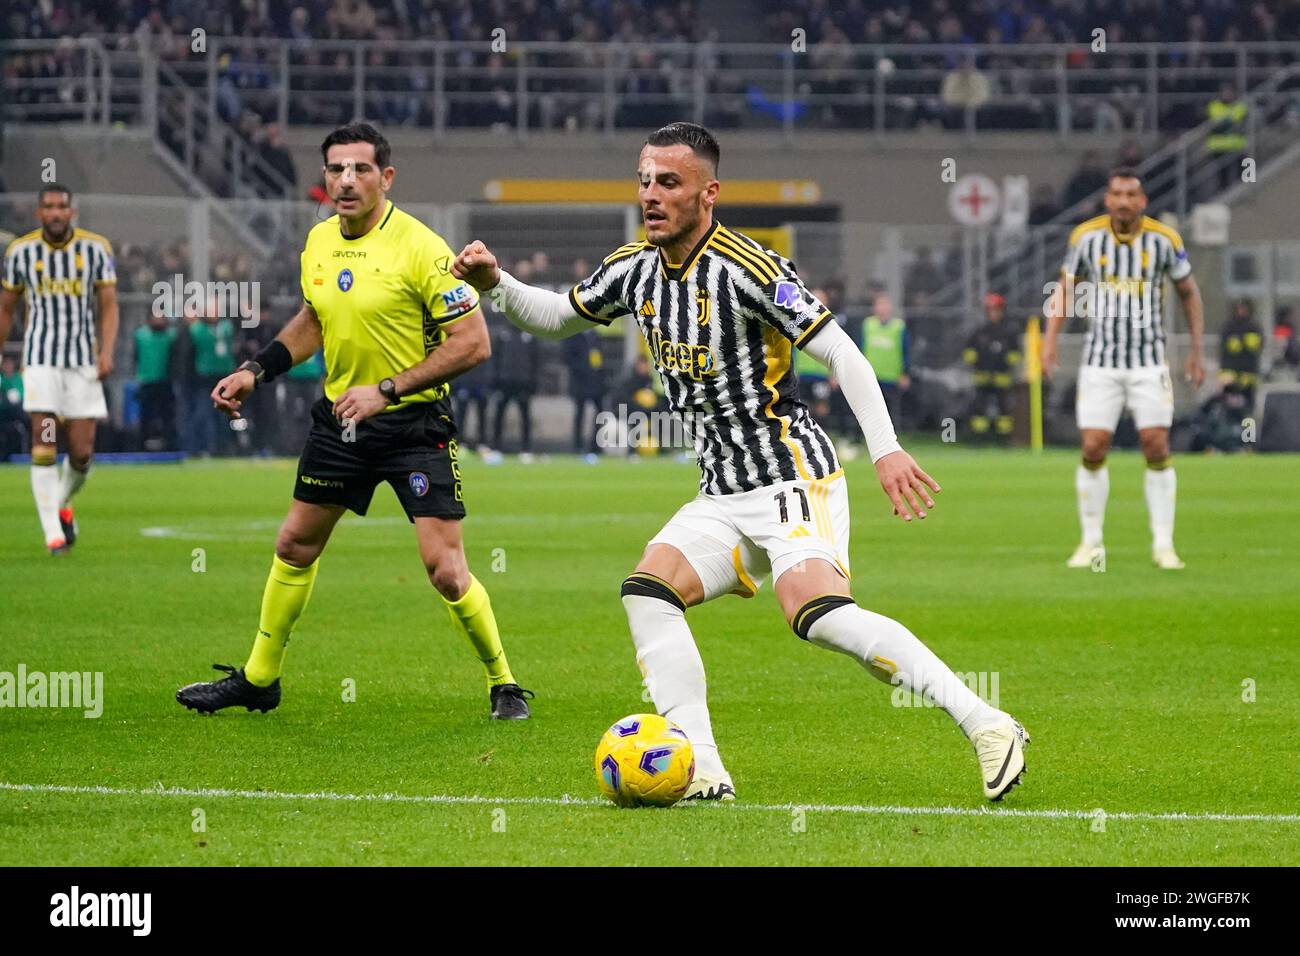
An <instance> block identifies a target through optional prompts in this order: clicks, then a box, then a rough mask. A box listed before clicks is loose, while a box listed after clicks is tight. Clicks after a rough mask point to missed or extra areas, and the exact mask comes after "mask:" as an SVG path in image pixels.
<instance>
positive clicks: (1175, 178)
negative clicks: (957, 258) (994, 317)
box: [934, 64, 1300, 310]
mask: <svg viewBox="0 0 1300 956" xmlns="http://www.w3.org/2000/svg"><path fill="white" fill-rule="evenodd" d="M1297 89H1300V64H1290V65H1288V66H1285V67H1282V68H1280V69H1278V70H1275V71H1274V72H1273V73H1272V74H1271V75H1270V76H1269V77H1268V78H1267V79H1266V80H1265V81H1264V82H1262V83H1261V84H1260V85H1259V86H1257V87H1256V88H1254V89H1251V90H1249V91H1247V92H1246V94H1245V95H1244V97H1243V99H1244V101H1245V102H1246V104H1247V112H1246V124H1245V136H1246V141H1247V146H1246V149H1245V150H1244V151H1242V152H1226V153H1225V152H1219V153H1216V152H1213V151H1211V150H1210V149H1209V146H1208V144H1209V140H1210V137H1211V136H1213V135H1214V134H1215V132H1216V124H1215V122H1214V121H1213V120H1209V119H1206V120H1205V121H1204V122H1202V123H1200V124H1199V125H1197V126H1196V127H1194V128H1193V129H1190V130H1188V131H1187V132H1185V133H1183V134H1181V135H1179V136H1177V137H1175V138H1174V139H1172V140H1171V141H1169V142H1168V143H1166V144H1165V145H1164V146H1162V147H1161V148H1159V149H1157V150H1156V151H1154V152H1153V153H1151V154H1150V155H1149V156H1147V157H1146V158H1145V159H1144V160H1143V161H1142V162H1141V163H1139V164H1138V166H1137V171H1138V173H1139V174H1141V176H1142V179H1143V186H1144V189H1145V191H1146V194H1147V196H1148V197H1149V199H1150V205H1149V207H1148V215H1153V216H1155V215H1159V214H1161V213H1165V212H1168V213H1172V214H1173V215H1174V216H1176V217H1177V218H1178V220H1179V221H1185V220H1186V218H1187V216H1188V213H1189V212H1190V211H1191V209H1192V207H1193V206H1194V205H1196V204H1197V203H1203V202H1215V201H1227V202H1231V201H1232V200H1233V199H1235V198H1236V197H1238V196H1239V195H1241V193H1242V190H1241V187H1242V184H1243V172H1244V171H1243V169H1242V165H1241V164H1242V161H1243V160H1245V159H1249V160H1250V161H1251V163H1252V164H1253V169H1252V174H1251V175H1252V177H1254V178H1252V179H1250V180H1249V181H1250V182H1255V181H1258V180H1261V179H1263V178H1265V177H1267V176H1269V175H1271V174H1272V173H1273V172H1274V171H1275V170H1274V167H1275V166H1281V165H1285V164H1287V163H1289V162H1292V161H1294V160H1295V159H1296V158H1297V156H1298V155H1300V147H1297V141H1296V124H1297V122H1298V121H1300V99H1297ZM1104 192H1105V190H1104V189H1102V190H1098V191H1096V192H1094V193H1093V194H1092V195H1090V196H1088V197H1086V198H1085V199H1082V200H1080V201H1079V202H1077V203H1075V204H1074V205H1072V206H1070V207H1068V208H1066V209H1064V210H1062V211H1061V212H1059V213H1057V214H1056V215H1054V216H1053V217H1052V218H1051V219H1050V220H1049V221H1048V222H1046V223H1043V224H1041V225H1038V226H1035V227H1033V228H1031V229H1030V230H1029V231H1028V232H1027V233H1024V234H1019V235H1016V236H1012V237H999V236H997V235H996V234H993V233H987V232H985V233H979V232H976V233H974V234H972V235H971V236H970V237H969V241H970V242H972V243H976V244H978V245H979V246H980V250H979V255H981V256H983V257H988V256H991V257H992V259H991V261H990V262H988V264H987V266H986V267H985V268H982V269H980V270H978V272H977V273H976V272H972V271H970V270H965V271H963V272H962V273H961V274H960V275H959V276H958V277H957V278H955V279H954V280H952V281H951V282H949V283H948V284H947V285H946V286H944V288H942V289H941V290H939V291H938V292H937V293H936V294H935V296H934V298H935V302H936V303H937V304H939V305H953V304H957V303H961V304H962V305H963V306H964V308H966V309H967V310H970V309H971V308H972V305H973V304H974V303H977V302H979V301H980V299H981V298H982V297H983V294H984V292H985V291H987V290H988V289H997V290H998V291H999V292H1001V293H1002V294H1003V295H1005V296H1006V297H1007V299H1008V301H1009V302H1011V303H1012V304H1013V305H1014V306H1017V307H1023V308H1032V307H1033V306H1034V303H1037V302H1041V300H1042V298H1043V282H1044V281H1046V280H1045V279H1044V277H1045V276H1046V277H1051V276H1053V275H1054V273H1055V271H1056V268H1057V266H1058V265H1059V263H1060V262H1061V260H1062V258H1063V257H1064V255H1065V246H1066V242H1067V240H1068V238H1069V234H1070V231H1071V230H1072V229H1073V228H1074V227H1075V226H1076V225H1078V224H1079V223H1080V222H1082V221H1083V220H1085V219H1087V218H1089V217H1091V216H1094V215H1097V214H1098V213H1099V212H1101V209H1102V205H1101V200H1102V195H1103V193H1104ZM972 275H977V276H978V277H979V278H980V280H981V281H979V282H976V283H971V282H970V281H969V279H970V278H971V276H972Z"/></svg>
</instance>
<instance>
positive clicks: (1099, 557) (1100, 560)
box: [1065, 544, 1106, 568]
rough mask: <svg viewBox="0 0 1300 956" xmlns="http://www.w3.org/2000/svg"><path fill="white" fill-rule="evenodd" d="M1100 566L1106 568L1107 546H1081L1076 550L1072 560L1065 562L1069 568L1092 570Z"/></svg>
mask: <svg viewBox="0 0 1300 956" xmlns="http://www.w3.org/2000/svg"><path fill="white" fill-rule="evenodd" d="M1098 564H1100V565H1101V566H1102V567H1105V566H1106V546H1105V545H1101V544H1081V545H1079V546H1078V547H1077V548H1075V549H1074V554H1072V555H1070V560H1068V561H1066V562H1065V566H1066V567H1067V568H1091V567H1096V566H1097V565H1098Z"/></svg>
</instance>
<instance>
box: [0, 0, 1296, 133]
mask: <svg viewBox="0 0 1300 956" xmlns="http://www.w3.org/2000/svg"><path fill="white" fill-rule="evenodd" d="M764 10H765V13H766V16H765V17H759V18H756V22H746V23H733V22H730V21H729V20H727V19H726V18H727V17H728V16H734V10H731V9H730V8H720V7H711V6H709V5H705V4H700V3H699V2H698V0H678V2H653V0H522V2H507V0H451V2H433V0H414V2H413V0H408V2H397V0H392V2H383V0H302V2H299V3H292V2H291V3H283V4H282V3H256V2H240V0H211V2H203V3H199V2H197V0H117V2H89V0H16V2H14V3H12V4H10V12H9V14H8V26H9V32H10V35H12V36H18V37H34V38H60V37H61V38H71V37H76V36H82V35H95V36H97V37H100V38H101V39H103V40H106V41H107V43H108V44H109V45H110V46H119V47H132V46H139V45H141V44H144V43H148V44H149V45H150V46H151V47H152V48H153V49H155V50H156V51H158V52H159V54H160V55H161V56H162V57H163V59H164V60H168V61H170V62H171V63H172V64H173V65H174V66H176V67H177V68H178V70H180V71H181V74H182V76H183V77H184V78H185V80H186V82H190V83H192V84H194V85H195V86H202V85H205V84H206V83H207V82H208V80H209V74H208V69H207V65H206V63H202V64H201V65H202V69H198V68H197V67H195V68H194V69H191V70H189V71H188V72H186V67H187V66H189V67H194V66H195V62H196V60H195V56H194V50H193V42H194V38H193V31H194V30H195V29H199V28H201V29H203V30H205V31H206V35H207V36H210V37H213V38H216V37H240V38H242V40H241V41H240V42H239V43H237V44H229V43H227V44H224V45H222V46H220V47H219V48H216V49H214V51H213V55H215V56H216V57H217V70H216V83H217V90H216V93H217V95H216V100H217V105H218V110H219V112H220V115H221V117H222V119H224V120H226V121H227V122H229V123H231V124H232V125H245V124H251V125H252V126H253V129H251V130H249V131H247V133H246V135H247V138H248V139H249V141H250V142H253V143H256V144H257V145H258V147H259V148H261V147H262V146H263V145H265V144H269V143H270V141H271V140H273V138H274V133H273V132H272V131H271V130H270V129H269V128H268V129H266V130H265V131H264V132H263V130H262V127H264V126H268V124H271V123H273V122H274V121H275V120H277V119H279V118H281V117H280V116H279V109H280V107H279V104H280V92H281V91H280V82H281V80H280V75H281V74H280V69H281V64H280V59H279V53H278V50H277V49H276V48H273V47H272V46H271V45H269V44H267V43H265V42H262V41H268V40H275V41H283V40H287V41H290V43H291V46H290V48H289V49H290V53H289V69H290V76H291V80H290V90H289V96H288V99H287V102H288V107H289V116H288V120H289V122H291V123H294V124H300V123H310V124H319V125H333V124H337V123H341V122H344V121H346V120H347V119H349V118H351V116H352V115H353V113H354V112H356V109H355V101H354V96H353V89H354V83H355V79H356V74H357V71H356V64H355V63H354V61H353V53H352V51H351V50H349V49H346V48H339V47H336V46H330V45H329V44H328V43H323V42H322V41H334V40H371V41H377V45H375V46H372V47H370V48H369V49H368V50H367V51H366V54H365V62H364V63H363V64H362V66H363V68H364V74H365V77H366V78H365V81H364V93H363V97H364V109H363V110H362V112H363V113H364V114H365V115H367V116H369V117H371V118H373V119H375V120H377V121H379V122H381V123H383V124H385V125H388V126H393V125H413V126H430V125H433V123H434V121H435V110H436V109H439V108H440V109H441V110H442V119H443V121H444V122H445V123H446V124H447V125H449V126H451V127H454V128H464V127H502V128H505V127H510V126H513V125H514V124H515V123H517V122H518V120H519V119H520V116H521V113H522V116H523V119H524V120H525V121H526V122H527V123H528V125H529V126H530V127H532V128H563V129H590V128H594V127H599V126H601V125H603V124H604V123H605V122H606V119H607V116H606V107H605V105H604V102H603V94H604V93H605V90H606V80H607V77H606V75H605V70H604V67H605V66H606V65H608V66H610V67H612V68H613V71H614V91H615V92H616V93H617V94H619V99H618V101H617V104H616V106H615V109H614V116H613V121H614V122H615V124H616V125H618V126H620V127H650V126H655V125H660V124H661V123H662V122H663V121H664V119H665V118H667V117H669V116H680V115H681V114H682V113H683V111H684V110H685V111H688V112H690V111H692V110H693V106H694V103H693V96H694V93H695V91H696V89H697V86H696V84H697V81H698V80H700V79H701V77H702V78H703V82H704V89H705V90H706V92H707V98H706V102H705V108H706V114H707V115H706V119H707V121H708V123H709V124H710V125H713V126H718V127H724V128H725V127H729V126H740V125H751V126H763V125H770V123H771V121H772V120H774V119H775V120H782V119H784V118H786V117H787V116H792V118H793V119H795V120H796V121H798V122H800V123H802V124H804V125H809V124H812V125H818V126H840V127H849V128H870V127H872V126H874V125H875V123H876V122H877V120H878V116H877V113H876V107H875V103H874V102H873V99H872V97H873V95H874V93H875V92H876V90H877V88H878V83H883V89H884V91H885V94H886V100H885V109H884V116H883V121H884V123H885V125H886V126H887V127H890V128H915V127H919V126H926V125H937V126H942V127H946V128H956V127H959V126H961V125H963V124H965V123H966V122H967V121H968V120H972V121H974V122H975V123H976V124H977V125H978V126H980V127H984V128H988V127H992V128H1015V129H1027V128H1028V129H1032V128H1054V127H1055V126H1056V124H1057V123H1058V122H1060V120H1061V117H1060V116H1058V115H1057V102H1056V96H1057V93H1058V76H1057V74H1056V69H1055V67H1056V61H1055V57H1054V56H1052V55H1044V57H1043V58H1042V59H1041V62H1039V61H1038V60H1036V59H1034V58H1033V57H1030V58H1026V57H1024V56H1022V55H1017V53H1016V51H1015V50H1014V47H1015V46H1016V45H1019V44H1036V43H1064V42H1070V43H1073V44H1074V47H1073V48H1072V50H1071V52H1070V53H1069V56H1068V60H1067V66H1068V67H1070V68H1074V69H1078V68H1083V67H1088V68H1089V69H1091V70H1093V71H1094V72H1092V73H1090V74H1088V76H1087V77H1085V78H1082V79H1078V80H1071V81H1070V89H1071V91H1072V92H1073V93H1076V94H1078V95H1079V98H1078V100H1077V102H1076V103H1074V104H1073V106H1072V109H1071V113H1070V121H1071V122H1072V123H1074V124H1075V125H1076V126H1082V127H1088V128H1094V127H1096V128H1112V129H1134V130H1136V129H1138V128H1140V127H1141V125H1142V124H1143V123H1146V122H1148V121H1149V119H1151V118H1150V117H1148V116H1146V114H1145V111H1146V109H1147V106H1148V101H1147V98H1146V95H1145V79H1143V77H1144V76H1145V74H1144V72H1143V71H1144V70H1145V68H1146V66H1147V63H1146V60H1145V58H1144V56H1142V55H1135V54H1132V53H1125V52H1122V51H1114V50H1111V51H1110V52H1097V51H1094V50H1092V49H1091V47H1090V44H1091V43H1092V42H1093V40H1094V31H1095V30H1099V29H1100V30H1103V31H1104V35H1105V42H1106V43H1107V44H1108V45H1113V44H1116V43H1123V42H1127V41H1163V42H1169V41H1185V42H1187V43H1189V44H1191V45H1190V46H1187V47H1184V48H1181V49H1179V50H1178V51H1177V52H1174V53H1171V54H1169V55H1168V56H1166V57H1165V58H1164V59H1163V60H1162V61H1161V62H1160V64H1159V72H1158V74H1157V82H1158V84H1159V86H1160V101H1161V102H1160V109H1161V116H1160V117H1159V118H1158V119H1159V124H1160V126H1161V127H1162V128H1187V127H1190V126H1191V125H1194V124H1195V123H1196V122H1198V121H1199V120H1200V119H1201V118H1202V116H1203V110H1204V103H1205V102H1207V101H1209V100H1210V99H1211V98H1212V97H1213V96H1214V94H1215V92H1216V89H1217V84H1218V82H1219V79H1221V75H1220V72H1221V71H1227V70H1231V69H1233V68H1234V67H1235V66H1236V65H1237V64H1236V56H1235V53H1234V52H1233V51H1231V50H1222V49H1217V50H1206V49H1203V48H1202V47H1203V44H1205V43H1208V42H1218V41H1229V42H1230V41H1269V40H1276V41H1285V40H1296V39H1300V0H1272V2H1255V3H1249V2H1248V3H1236V2H1234V0H1195V2H1193V0H1173V2H1170V3H1165V2H1159V0H1015V2H1010V3H995V2H993V0H972V2H956V0H909V2H905V3H904V2H896V0H887V2H883V3H880V2H868V0H834V2H832V0H780V2H776V0H771V2H769V3H767V4H766V5H765V8H764ZM799 31H802V36H803V40H804V42H805V43H806V47H805V48H806V51H807V54H808V55H807V56H804V57H798V58H796V59H795V60H794V61H793V63H794V67H795V69H796V71H797V72H796V84H795V89H794V94H795V99H794V100H793V101H792V102H786V101H785V99H784V98H783V97H782V95H781V93H780V91H779V90H777V89H775V88H772V87H771V84H770V83H769V84H764V83H760V82H751V81H750V80H748V79H747V78H746V73H745V71H744V69H743V67H744V66H745V65H747V64H748V65H752V61H749V60H747V61H744V62H740V61H737V62H729V59H728V57H727V56H723V55H719V54H717V53H716V52H711V50H712V48H711V47H696V48H693V49H671V48H664V47H661V46H657V44H661V43H664V42H681V43H693V44H699V43H700V42H701V41H707V40H714V41H719V40H734V39H744V40H752V41H765V42H771V43H780V44H782V45H784V44H791V43H792V40H791V37H792V36H794V35H795V34H796V33H798V32H799ZM409 39H421V40H447V41H453V42H464V43H471V42H472V43H477V44H478V46H477V47H476V48H474V49H470V48H469V47H466V48H465V49H464V50H460V51H456V52H455V53H454V54H453V55H452V56H451V57H450V58H449V59H448V61H447V62H446V63H444V65H443V69H444V73H443V82H444V89H445V92H446V96H445V99H444V101H443V103H442V104H441V106H440V107H439V106H438V104H435V102H434V97H433V96H432V90H433V88H434V83H435V78H434V72H435V70H434V65H433V62H432V59H431V57H430V56H429V54H428V53H427V52H420V51H415V50H409V49H401V48H400V47H396V46H384V43H385V42H386V41H395V40H409ZM493 40H505V41H506V42H507V44H508V43H509V42H516V41H549V42H556V43H563V42H568V41H581V42H583V43H584V44H586V45H585V46H583V47H582V48H581V49H580V50H579V49H577V48H575V49H574V50H573V51H558V50H557V51H551V52H548V53H545V54H534V55H533V57H532V59H531V60H530V62H529V66H530V78H529V82H528V90H529V97H528V102H527V104H521V103H520V102H519V100H518V88H517V86H518V84H517V74H516V72H515V70H514V69H513V67H514V65H515V62H516V59H515V54H514V53H513V52H511V51H510V50H509V47H508V45H507V47H506V48H505V49H504V50H503V49H500V48H496V47H493V48H491V49H489V48H488V46H487V45H486V44H488V43H489V42H491V41H493ZM976 42H978V43H986V44H993V45H995V46H997V47H1000V48H1001V50H1002V51H1004V52H999V51H997V50H995V51H994V52H992V53H991V54H987V55H981V56H978V57H977V56H974V55H965V54H962V53H960V52H949V53H934V52H930V51H921V50H919V51H918V52H917V53H915V54H912V53H899V52H897V51H891V52H890V54H889V55H888V56H882V55H880V54H879V53H878V52H877V51H875V50H874V49H872V46H871V45H873V44H903V45H916V44H930V43H938V44H950V45H965V44H971V43H976ZM624 44H625V45H624ZM1262 56H1263V58H1264V59H1263V60H1262V61H1261V62H1267V60H1268V57H1269V56H1270V54H1263V55H1262ZM1276 56H1277V58H1278V62H1279V63H1280V62H1281V58H1282V57H1284V56H1286V54H1285V52H1284V51H1278V53H1277V54H1276ZM721 66H729V67H733V68H734V69H732V70H727V71H722V70H718V69H715V68H716V67H721ZM552 67H554V68H556V69H553V70H552V69H550V68H552ZM575 68H576V69H575ZM584 68H586V69H587V72H586V73H585V74H583V73H582V72H581V71H582V69H584ZM83 69H84V67H83V66H82V65H81V54H80V53H79V52H78V51H77V50H76V49H75V48H74V47H73V46H72V45H70V44H69V45H66V46H64V47H60V48H58V49H56V50H54V51H52V52H47V53H18V54H14V55H11V56H10V57H9V58H8V60H7V61H6V71H7V73H8V80H9V85H10V87H11V89H12V90H13V91H14V94H15V100H16V101H17V102H19V103H21V104H24V105H25V106H27V107H28V108H32V107H34V106H35V107H37V108H38V109H37V112H36V114H35V115H37V116H39V115H41V114H40V112H39V108H40V107H41V105H42V104H44V103H46V102H47V101H48V102H49V103H50V114H49V115H50V116H51V117H53V116H55V115H59V108H66V107H68V106H69V105H70V104H71V105H74V106H75V104H76V103H77V102H79V98H80V97H82V96H84V91H83V90H81V89H79V88H78V87H77V86H76V85H75V84H72V83H68V84H63V85H60V83H59V82H58V80H59V78H60V77H73V76H76V75H78V73H79V71H81V70H83ZM548 71H549V72H548ZM917 71H924V72H917ZM769 72H770V69H769ZM205 99H206V98H205ZM250 116H251V117H254V118H255V120H254V119H250V118H249V117H250ZM270 148H273V146H272V147H270Z"/></svg>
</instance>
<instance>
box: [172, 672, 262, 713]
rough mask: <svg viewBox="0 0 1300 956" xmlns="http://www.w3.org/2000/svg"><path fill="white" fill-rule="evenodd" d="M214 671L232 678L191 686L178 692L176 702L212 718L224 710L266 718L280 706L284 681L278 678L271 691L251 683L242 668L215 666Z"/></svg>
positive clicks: (202, 682) (188, 685)
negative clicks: (256, 712) (253, 712)
mask: <svg viewBox="0 0 1300 956" xmlns="http://www.w3.org/2000/svg"><path fill="white" fill-rule="evenodd" d="M212 669H213V670H218V671H225V672H226V673H227V674H228V675H229V676H228V677H223V678H221V680H213V681H201V682H199V683H197V684H187V685H186V686H184V687H182V688H181V689H180V690H178V691H177V692H176V699H177V700H178V701H179V702H180V703H182V704H184V705H185V706H186V707H188V708H189V709H190V710H197V711H198V712H199V713H200V714H211V713H213V712H215V711H218V710H221V708H223V707H244V708H246V709H248V710H260V711H261V712H262V713H264V714H265V713H266V712H267V711H268V710H275V708H276V707H278V706H280V678H278V677H277V678H276V679H275V683H274V684H272V685H271V686H270V687H258V686H257V685H256V684H251V683H249V681H248V678H246V677H245V676H244V669H243V668H242V667H231V666H230V665H229V664H213V665H212Z"/></svg>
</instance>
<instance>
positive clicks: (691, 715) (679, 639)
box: [623, 573, 727, 779]
mask: <svg viewBox="0 0 1300 956" xmlns="http://www.w3.org/2000/svg"><path fill="white" fill-rule="evenodd" d="M623 608H624V610H626V611H627V623H628V627H629V628H630V629H631V631H632V643H633V645H634V646H635V647H636V661H637V665H638V666H639V667H640V668H641V673H642V674H643V675H644V676H645V680H646V687H647V689H649V691H650V696H651V697H652V698H653V699H654V704H655V709H656V710H658V712H659V713H660V714H662V715H663V716H664V717H667V718H668V719H669V720H671V721H672V722H673V723H675V724H676V725H677V726H678V727H680V728H682V730H684V731H685V732H686V736H687V738H688V739H689V740H690V742H691V749H692V750H693V751H694V752H695V775H696V776H697V777H706V778H709V779H717V778H719V777H722V776H725V775H726V772H727V771H726V770H725V769H724V768H723V766H722V758H721V757H720V756H719V755H718V745H717V743H716V742H715V741H714V739H713V724H712V722H711V721H710V719H709V707H708V703H707V700H706V691H705V681H704V661H703V659H702V658H701V657H700V651H699V648H697V647H696V646H695V638H694V636H692V634H691V629H690V627H688V626H687V624H686V605H685V604H684V603H683V602H682V601H681V598H680V597H678V596H677V594H676V592H674V591H673V590H672V588H671V587H669V586H668V584H666V583H665V582H663V581H661V580H659V579H658V578H656V577H654V576H653V575H649V574H641V573H637V574H633V575H632V576H631V577H629V578H628V579H627V580H626V581H624V582H623Z"/></svg>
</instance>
